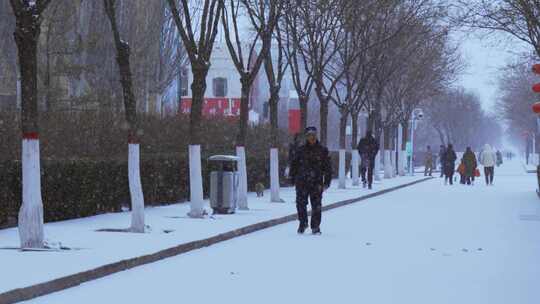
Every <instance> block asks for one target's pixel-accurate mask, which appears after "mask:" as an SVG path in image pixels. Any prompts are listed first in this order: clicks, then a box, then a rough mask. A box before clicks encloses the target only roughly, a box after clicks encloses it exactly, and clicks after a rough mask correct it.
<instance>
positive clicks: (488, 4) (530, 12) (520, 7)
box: [455, 0, 540, 56]
mask: <svg viewBox="0 0 540 304" xmlns="http://www.w3.org/2000/svg"><path fill="white" fill-rule="evenodd" d="M457 4H458V7H459V8H460V10H457V11H458V14H457V16H455V17H456V19H455V20H456V21H457V22H458V24H462V25H466V26H470V27H474V28H480V29H485V30H487V31H488V32H495V31H498V32H505V33H507V34H509V35H511V36H513V37H515V38H517V39H519V40H521V41H523V42H525V43H527V44H529V45H531V46H532V47H533V48H534V50H535V51H536V54H537V55H538V56H540V18H538V17H539V16H540V2H539V1H536V0H534V1H531V0H498V1H491V0H472V1H471V0H469V1H465V0H459V1H457Z"/></svg>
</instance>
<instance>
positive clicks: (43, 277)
mask: <svg viewBox="0 0 540 304" xmlns="http://www.w3.org/2000/svg"><path fill="white" fill-rule="evenodd" d="M422 178H423V176H417V177H399V178H395V179H390V180H384V181H383V182H382V183H376V184H375V185H374V190H373V191H367V190H364V189H360V188H358V187H349V188H348V189H345V190H339V189H337V188H336V185H333V186H332V187H331V188H330V189H329V191H328V192H326V193H325V196H324V199H323V205H327V204H329V203H334V202H336V201H343V200H348V199H353V198H358V197H361V196H364V195H367V194H371V193H374V192H377V191H380V190H384V189H389V188H393V187H396V186H399V185H403V184H407V183H410V182H413V181H416V180H420V179H422ZM349 182H350V181H349ZM336 184H337V183H336ZM281 194H282V198H283V199H284V200H285V201H286V202H287V203H284V204H281V203H269V193H268V192H266V193H265V196H264V197H263V198H257V197H256V196H255V194H254V193H250V194H249V195H250V197H249V204H250V210H249V211H238V212H237V213H236V214H234V215H216V216H213V217H212V218H209V219H204V220H200V219H190V218H188V217H187V216H186V214H187V212H188V211H189V205H188V204H175V205H170V206H165V207H156V208H147V209H146V219H147V224H148V225H150V226H151V228H152V232H151V233H146V234H133V233H111V232H96V230H98V229H103V228H126V227H128V226H129V220H130V214H129V213H115V214H105V215H99V216H94V217H90V218H84V219H77V220H70V221H63V222H56V223H48V224H46V225H45V235H46V237H47V238H48V239H49V240H51V241H59V242H62V244H63V245H65V246H69V247H79V248H82V249H81V250H74V251H64V252H19V251H15V250H0V265H1V266H0V271H1V272H2V275H1V276H0V294H1V293H4V292H7V291H10V290H13V289H16V288H22V287H27V286H31V285H35V284H38V283H42V282H46V281H50V280H53V279H57V278H60V277H65V276H67V275H72V274H76V273H79V272H81V271H86V270H91V269H95V268H97V267H100V266H103V265H106V264H110V263H114V262H118V261H121V260H125V259H129V258H134V257H139V256H143V255H147V254H152V253H155V252H158V251H160V250H164V249H167V248H171V247H174V246H178V245H180V244H184V243H188V242H191V241H195V240H201V239H205V238H209V237H212V236H216V235H218V234H221V233H223V232H226V231H230V230H234V229H238V228H241V227H245V226H248V225H251V224H255V223H259V222H263V221H267V220H271V219H275V218H279V217H283V216H287V215H290V214H294V213H295V212H296V207H295V204H294V203H293V202H294V195H295V194H294V189H293V188H283V189H282V191H281ZM207 209H209V207H208V206H207ZM164 230H172V232H171V233H164V232H163V231H164ZM18 242H19V240H18V232H17V229H16V228H11V229H4V230H0V247H12V246H17V245H18Z"/></svg>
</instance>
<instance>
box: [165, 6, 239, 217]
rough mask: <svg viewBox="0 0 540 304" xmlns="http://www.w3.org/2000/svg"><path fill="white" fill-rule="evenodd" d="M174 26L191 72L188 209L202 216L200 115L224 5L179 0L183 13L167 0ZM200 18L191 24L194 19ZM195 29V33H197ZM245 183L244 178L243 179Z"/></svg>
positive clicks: (193, 214)
mask: <svg viewBox="0 0 540 304" xmlns="http://www.w3.org/2000/svg"><path fill="white" fill-rule="evenodd" d="M167 1H168V3H169V7H170V8H171V13H172V17H173V20H174V22H175V24H176V28H177V29H178V32H179V34H180V37H181V38H182V42H183V44H184V47H185V50H186V52H187V54H188V57H189V61H190V64H191V71H192V73H193V83H192V84H191V91H192V99H191V113H190V130H189V143H190V146H189V164H190V166H189V172H190V173H189V174H190V175H189V177H190V178H189V181H190V183H189V185H190V200H191V210H190V212H189V213H188V215H189V216H190V217H194V218H201V217H204V215H205V211H204V208H203V189H202V171H201V146H200V144H201V132H202V129H201V118H202V106H203V102H204V93H205V91H206V76H207V75H208V70H209V69H210V64H211V62H210V58H211V56H212V50H213V48H214V42H215V40H216V36H217V33H218V28H219V20H220V18H221V14H222V12H223V9H224V3H223V0H197V1H189V0H180V1H179V2H180V4H181V11H182V14H180V12H179V11H178V8H177V5H176V4H177V2H178V1H176V0H167ZM197 18H198V21H199V24H198V25H196V26H197V27H194V24H192V23H193V20H197ZM196 31H198V32H199V33H198V37H196V36H195V35H196ZM246 183H247V182H246Z"/></svg>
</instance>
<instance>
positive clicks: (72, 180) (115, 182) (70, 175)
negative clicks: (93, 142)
mask: <svg viewBox="0 0 540 304" xmlns="http://www.w3.org/2000/svg"><path fill="white" fill-rule="evenodd" d="M208 156H209V155H203V165H202V168H203V183H204V185H203V188H204V190H205V196H207V195H208V190H209V175H210V170H211V166H210V164H208V162H207V161H206V159H207V157H208ZM331 159H332V166H333V168H334V170H333V175H334V177H336V176H337V171H338V170H337V168H338V163H339V160H338V159H339V156H338V153H331ZM286 160H287V155H286V154H285V153H283V152H281V153H280V169H281V170H280V171H281V172H280V175H281V181H282V183H283V185H285V184H286V183H287V181H286V180H285V179H284V178H283V176H284V170H285V167H286V166H287V163H286ZM247 164H248V167H249V177H250V178H249V180H248V182H249V184H248V187H249V190H250V191H254V190H255V184H256V183H259V182H260V183H263V184H264V185H265V186H268V185H269V184H270V177H269V157H268V155H267V154H266V155H261V154H248V158H247ZM349 165H350V155H348V156H347V168H349ZM188 170H189V168H188V163H187V157H186V156H182V155H178V156H177V157H174V156H173V155H171V156H163V155H160V156H157V157H153V158H144V157H143V158H142V159H141V179H142V185H143V192H144V197H145V202H146V204H147V205H148V206H152V205H163V204H169V203H175V202H182V201H186V200H187V199H188V198H189V180H188V177H189V171H188ZM0 172H1V175H2V178H1V179H0V226H5V225H7V224H14V223H15V222H16V218H17V213H18V210H19V208H20V204H21V163H20V161H3V162H0ZM41 181H42V197H43V205H44V217H45V221H46V222H53V221H61V220H66V219H74V218H81V217H87V216H92V215H97V214H102V213H107V212H119V211H121V210H122V207H125V206H127V207H129V205H130V198H129V185H128V177H127V162H126V161H111V160H103V161H95V160H70V161H51V160H43V161H42V170H41Z"/></svg>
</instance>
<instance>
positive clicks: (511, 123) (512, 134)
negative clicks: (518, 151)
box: [495, 56, 538, 146]
mask: <svg viewBox="0 0 540 304" xmlns="http://www.w3.org/2000/svg"><path fill="white" fill-rule="evenodd" d="M531 57H534V58H535V57H536V56H522V57H521V58H519V59H518V60H516V62H513V63H509V64H508V65H507V66H505V67H504V68H503V69H501V73H499V75H501V76H500V77H499V90H500V94H499V98H498V101H497V106H496V107H495V108H496V109H498V112H497V113H496V114H497V116H498V118H499V119H501V120H502V121H503V122H505V124H506V125H507V128H506V133H507V135H508V136H507V138H508V139H509V140H511V141H512V142H513V143H514V144H516V145H517V146H520V145H521V144H522V142H521V136H522V135H523V134H524V133H530V134H534V133H535V131H536V129H537V125H536V118H537V115H536V114H534V113H533V112H532V111H531V107H532V104H533V103H534V102H535V101H537V97H538V96H537V93H534V92H533V91H532V90H531V84H533V83H535V82H538V76H537V75H534V74H533V73H532V72H531V71H530V68H531V65H532V64H533V62H534V59H533V58H531Z"/></svg>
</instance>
